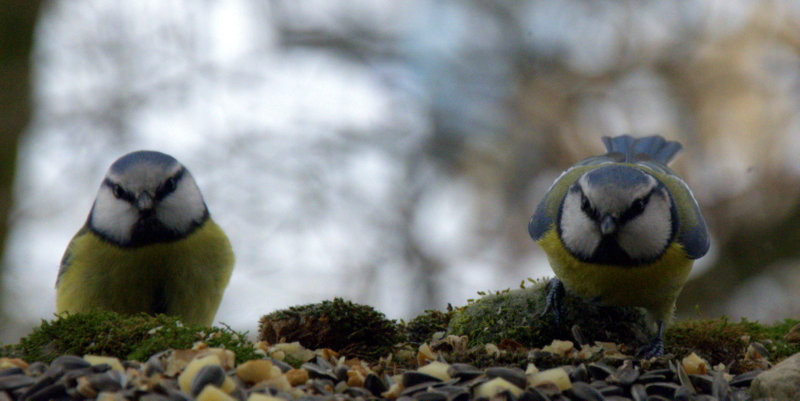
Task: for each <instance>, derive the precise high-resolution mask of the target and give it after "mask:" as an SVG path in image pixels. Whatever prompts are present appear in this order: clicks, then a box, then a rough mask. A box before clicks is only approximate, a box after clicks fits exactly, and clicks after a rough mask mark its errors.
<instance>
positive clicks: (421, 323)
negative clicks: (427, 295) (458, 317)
mask: <svg viewBox="0 0 800 401" xmlns="http://www.w3.org/2000/svg"><path fill="white" fill-rule="evenodd" d="M452 315H453V309H452V308H450V309H448V310H447V311H446V312H442V311H438V310H432V309H429V310H426V311H425V312H424V313H423V314H421V315H419V316H417V317H415V318H414V319H411V321H410V322H408V323H406V324H405V325H403V332H404V333H405V336H406V341H407V342H410V343H423V342H426V341H430V339H431V336H433V334H434V333H437V332H444V331H447V325H448V324H449V323H450V317H451V316H452Z"/></svg>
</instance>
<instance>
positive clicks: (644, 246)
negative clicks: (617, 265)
mask: <svg viewBox="0 0 800 401" xmlns="http://www.w3.org/2000/svg"><path fill="white" fill-rule="evenodd" d="M669 213H670V212H669V208H668V206H666V205H651V207H648V208H647V209H646V210H645V212H644V213H642V214H641V215H640V216H638V217H637V218H635V219H633V220H631V221H629V222H628V223H627V224H625V226H624V227H622V229H621V230H620V232H619V234H617V242H618V243H619V246H620V247H621V248H622V249H623V250H624V251H625V253H627V254H628V256H630V257H631V258H632V259H640V260H649V259H653V258H655V257H658V256H659V255H661V253H663V252H664V250H665V249H666V247H667V245H668V242H669V239H670V236H671V234H672V233H671V229H672V227H671V226H672V225H671V224H670V220H669V216H670V214H669Z"/></svg>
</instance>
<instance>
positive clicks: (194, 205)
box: [156, 180, 205, 232]
mask: <svg viewBox="0 0 800 401" xmlns="http://www.w3.org/2000/svg"><path fill="white" fill-rule="evenodd" d="M184 181H185V180H184ZM204 214H205V204H204V203H203V196H202V195H201V194H200V190H199V189H197V186H196V185H194V184H193V183H190V182H186V183H182V185H179V186H178V188H177V189H175V191H174V192H173V193H171V194H169V195H168V196H167V197H166V198H164V199H162V200H161V202H159V205H158V207H157V208H156V217H158V220H160V221H161V222H162V223H163V224H164V225H165V226H167V227H169V228H171V229H173V230H175V231H176V232H185V231H187V230H189V229H190V228H191V226H192V224H195V223H197V222H199V221H200V219H201V218H202V216H203V215H204Z"/></svg>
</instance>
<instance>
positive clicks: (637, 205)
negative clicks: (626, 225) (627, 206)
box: [631, 198, 647, 214]
mask: <svg viewBox="0 0 800 401" xmlns="http://www.w3.org/2000/svg"><path fill="white" fill-rule="evenodd" d="M646 204H647V202H646V201H645V199H641V198H640V199H636V200H635V201H633V203H632V204H631V213H632V214H639V213H641V212H643V211H644V207H645V205H646Z"/></svg>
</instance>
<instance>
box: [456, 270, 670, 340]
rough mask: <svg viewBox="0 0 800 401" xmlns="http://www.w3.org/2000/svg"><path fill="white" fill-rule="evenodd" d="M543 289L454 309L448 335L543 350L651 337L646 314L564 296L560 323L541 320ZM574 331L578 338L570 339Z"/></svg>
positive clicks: (516, 292) (491, 297)
mask: <svg viewBox="0 0 800 401" xmlns="http://www.w3.org/2000/svg"><path fill="white" fill-rule="evenodd" d="M547 290H548V286H547V285H546V283H545V282H543V281H536V282H534V284H533V286H531V287H528V288H521V289H517V290H505V291H500V292H497V293H495V294H490V295H486V296H484V297H482V298H479V299H477V300H474V301H472V302H471V303H470V304H468V305H467V306H464V307H462V308H459V309H456V310H455V312H454V313H453V316H452V318H451V319H450V324H449V327H448V332H449V334H455V335H467V336H468V337H469V344H470V345H478V344H485V343H494V344H500V343H501V342H503V341H506V342H508V341H516V342H517V343H520V344H522V345H523V346H526V347H542V346H544V345H547V344H550V342H552V341H553V339H571V340H573V341H576V342H578V343H581V342H586V343H589V344H591V343H593V342H594V341H610V342H615V343H621V344H632V345H634V346H637V347H638V346H641V345H643V344H645V342H646V341H647V340H648V339H649V338H650V337H651V336H652V335H653V334H654V333H652V331H651V327H652V324H651V323H650V321H649V320H648V318H647V316H646V314H645V313H644V312H643V311H642V310H640V309H638V308H620V307H610V306H603V305H600V304H598V303H593V302H587V301H586V300H584V299H583V298H580V297H578V296H576V295H573V294H571V293H570V292H569V291H567V292H566V296H565V298H564V314H563V316H562V321H561V323H560V324H559V325H556V324H555V322H554V320H553V317H552V315H545V316H540V314H541V313H542V311H543V310H544V307H545V303H546V300H545V297H546V295H547ZM573 326H577V327H578V328H579V331H580V333H581V337H582V339H576V338H573V337H574V336H573V332H572V330H571V329H572V327H573Z"/></svg>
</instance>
